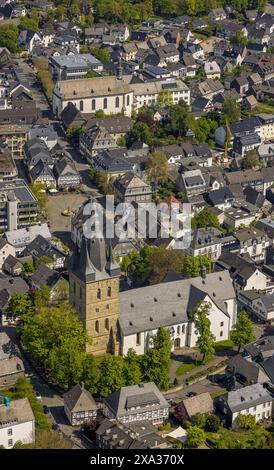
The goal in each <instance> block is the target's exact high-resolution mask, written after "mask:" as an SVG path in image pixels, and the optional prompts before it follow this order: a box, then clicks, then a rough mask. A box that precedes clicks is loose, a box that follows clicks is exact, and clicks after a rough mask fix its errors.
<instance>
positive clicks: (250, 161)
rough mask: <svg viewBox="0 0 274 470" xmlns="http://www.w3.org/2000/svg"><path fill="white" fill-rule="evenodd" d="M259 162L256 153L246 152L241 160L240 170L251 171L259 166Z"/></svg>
mask: <svg viewBox="0 0 274 470" xmlns="http://www.w3.org/2000/svg"><path fill="white" fill-rule="evenodd" d="M259 164H260V160H259V155H258V153H257V151H256V150H255V149H254V150H249V151H248V152H246V154H245V156H244V158H243V160H242V168H243V170H248V169H253V168H256V167H257V166H259Z"/></svg>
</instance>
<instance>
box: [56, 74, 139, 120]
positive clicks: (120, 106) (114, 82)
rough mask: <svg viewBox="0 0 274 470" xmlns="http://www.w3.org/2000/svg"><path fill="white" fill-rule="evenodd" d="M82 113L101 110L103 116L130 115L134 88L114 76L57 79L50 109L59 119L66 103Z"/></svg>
mask: <svg viewBox="0 0 274 470" xmlns="http://www.w3.org/2000/svg"><path fill="white" fill-rule="evenodd" d="M70 102H71V103H73V104H74V105H75V106H76V107H77V109H79V111H80V112H81V113H83V114H87V113H88V114H90V113H95V112H96V111H99V109H100V110H103V111H104V113H105V114H118V113H124V114H125V115H126V116H130V115H131V111H132V104H133V89H132V87H130V86H129V85H127V84H125V83H124V82H123V81H122V80H119V79H118V78H116V77H100V78H99V77H98V78H97V77H96V78H86V79H80V80H60V81H58V82H57V83H56V85H55V87H54V90H53V102H52V107H53V111H54V113H55V114H56V115H57V116H58V117H60V114H61V112H62V111H63V110H64V109H65V107H66V106H67V105H68V104H69V103H70Z"/></svg>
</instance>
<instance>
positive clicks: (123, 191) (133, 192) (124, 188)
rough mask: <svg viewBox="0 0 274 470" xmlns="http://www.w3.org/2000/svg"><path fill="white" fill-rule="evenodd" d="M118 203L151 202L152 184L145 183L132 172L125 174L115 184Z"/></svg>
mask: <svg viewBox="0 0 274 470" xmlns="http://www.w3.org/2000/svg"><path fill="white" fill-rule="evenodd" d="M113 189H114V194H115V198H116V200H117V202H129V203H131V202H133V201H134V202H137V203H138V202H151V200H152V189H151V186H150V184H148V183H146V182H145V181H143V180H142V179H141V178H140V177H139V176H137V175H135V174H134V173H132V172H129V173H125V174H124V175H123V176H120V177H118V178H116V179H115V180H114V182H113Z"/></svg>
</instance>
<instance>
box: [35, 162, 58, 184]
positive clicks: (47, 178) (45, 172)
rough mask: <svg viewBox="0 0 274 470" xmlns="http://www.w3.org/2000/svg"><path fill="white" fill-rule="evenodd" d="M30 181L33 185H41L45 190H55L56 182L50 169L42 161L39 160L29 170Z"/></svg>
mask: <svg viewBox="0 0 274 470" xmlns="http://www.w3.org/2000/svg"><path fill="white" fill-rule="evenodd" d="M29 175H30V179H31V181H32V182H33V183H41V184H43V185H45V186H46V187H47V188H55V186H56V180H55V177H54V174H53V171H52V169H51V168H50V166H49V165H47V163H45V162H44V161H43V160H39V161H38V162H37V163H36V165H35V166H34V167H32V168H31V170H30V174H29Z"/></svg>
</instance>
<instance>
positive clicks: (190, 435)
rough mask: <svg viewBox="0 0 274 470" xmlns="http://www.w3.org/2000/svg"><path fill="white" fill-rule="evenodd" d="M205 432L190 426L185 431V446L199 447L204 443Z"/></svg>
mask: <svg viewBox="0 0 274 470" xmlns="http://www.w3.org/2000/svg"><path fill="white" fill-rule="evenodd" d="M205 439H206V435H205V432H204V431H203V430H202V429H200V428H198V427H197V426H190V427H189V428H188V430H187V436H186V445H187V447H194V448H196V447H199V446H200V445H202V444H203V443H204V442H205Z"/></svg>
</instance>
